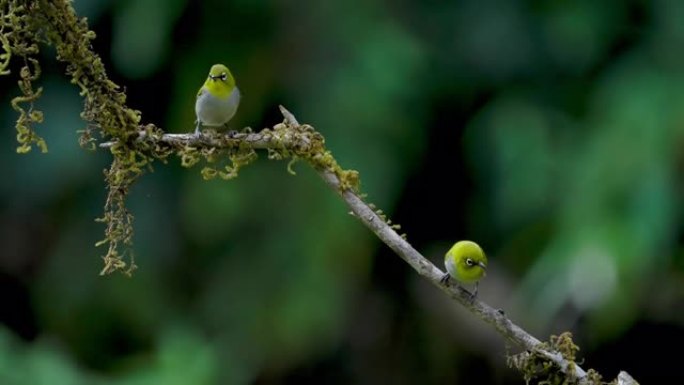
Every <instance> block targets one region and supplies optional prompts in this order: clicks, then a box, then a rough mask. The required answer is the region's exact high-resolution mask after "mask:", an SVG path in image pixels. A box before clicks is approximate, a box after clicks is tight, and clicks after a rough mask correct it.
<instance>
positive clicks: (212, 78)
mask: <svg viewBox="0 0 684 385" xmlns="http://www.w3.org/2000/svg"><path fill="white" fill-rule="evenodd" d="M219 77H220V76H214V75H209V79H211V80H216V79H218V78H219Z"/></svg>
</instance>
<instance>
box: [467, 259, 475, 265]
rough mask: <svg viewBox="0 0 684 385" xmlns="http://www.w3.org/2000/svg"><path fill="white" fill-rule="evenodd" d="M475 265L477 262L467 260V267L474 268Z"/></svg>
mask: <svg viewBox="0 0 684 385" xmlns="http://www.w3.org/2000/svg"><path fill="white" fill-rule="evenodd" d="M474 264H475V262H474V261H473V260H472V259H470V258H466V265H468V266H473V265H474Z"/></svg>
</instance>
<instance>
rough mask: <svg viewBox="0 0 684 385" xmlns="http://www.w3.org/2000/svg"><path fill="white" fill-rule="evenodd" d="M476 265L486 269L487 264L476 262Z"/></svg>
mask: <svg viewBox="0 0 684 385" xmlns="http://www.w3.org/2000/svg"><path fill="white" fill-rule="evenodd" d="M477 264H478V265H480V267H481V268H482V270H484V271H487V265H485V264H484V262H478V263H477Z"/></svg>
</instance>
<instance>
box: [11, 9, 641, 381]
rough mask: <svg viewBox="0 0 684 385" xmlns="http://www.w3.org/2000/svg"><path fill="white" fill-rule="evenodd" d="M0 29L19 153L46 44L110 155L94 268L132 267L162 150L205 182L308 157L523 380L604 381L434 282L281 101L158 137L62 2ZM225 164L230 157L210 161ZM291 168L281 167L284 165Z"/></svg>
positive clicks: (569, 352)
mask: <svg viewBox="0 0 684 385" xmlns="http://www.w3.org/2000/svg"><path fill="white" fill-rule="evenodd" d="M0 32H1V34H0V45H1V46H2V50H3V53H1V54H0V75H7V74H8V73H9V65H10V61H11V59H12V57H18V58H20V60H21V61H22V63H23V66H22V68H21V70H20V80H19V89H20V90H21V92H22V94H23V95H22V96H18V97H16V98H15V99H14V100H13V101H12V106H13V107H14V108H15V109H16V110H17V111H18V112H19V114H20V116H19V118H18V120H17V125H16V127H17V139H18V142H19V147H18V149H17V151H18V152H22V153H23V152H27V151H29V150H30V149H31V146H32V145H33V144H35V145H37V146H38V147H40V148H41V149H42V150H43V151H46V150H47V147H46V144H45V142H44V141H43V140H42V139H41V138H40V136H38V135H37V134H36V132H35V130H34V127H33V125H34V123H41V122H42V120H43V116H42V113H40V111H37V110H35V109H34V108H33V102H34V101H35V100H36V99H38V98H39V97H40V95H41V88H38V89H34V88H33V83H34V82H36V81H37V80H38V79H39V76H40V66H39V65H38V61H37V59H36V58H35V56H36V55H37V54H38V45H39V43H44V44H50V45H53V46H54V47H55V48H56V52H57V59H58V60H60V61H62V62H64V63H66V73H67V75H68V76H70V77H71V82H72V83H73V84H76V85H77V86H78V87H79V88H80V90H81V96H82V97H83V98H84V111H83V113H82V114H81V116H82V118H83V119H84V120H85V121H86V122H87V126H86V128H85V129H84V130H82V131H81V139H80V143H81V145H83V146H84V147H86V148H90V149H94V148H96V146H95V142H96V140H97V139H96V136H99V137H100V138H102V141H103V142H104V143H102V144H100V147H101V148H106V149H108V150H109V151H110V153H111V154H112V157H113V159H112V164H111V166H110V168H109V169H108V170H105V172H104V173H105V181H106V183H107V188H108V195H107V200H106V203H105V206H104V215H103V217H102V218H99V219H98V221H100V222H103V223H104V224H105V227H106V229H105V239H103V240H102V241H100V242H98V245H107V253H106V254H105V255H104V256H103V259H104V262H105V263H104V268H103V270H102V272H101V274H108V273H111V272H114V271H122V272H124V273H127V274H130V273H131V272H132V271H133V270H134V269H135V267H136V266H135V261H134V259H133V255H132V252H131V247H130V246H131V244H132V235H133V226H132V222H133V216H132V215H131V213H129V212H128V210H127V208H126V206H125V198H126V196H127V194H128V190H129V188H130V186H131V185H132V184H133V183H134V182H135V181H136V180H137V178H138V177H139V176H141V175H142V174H144V173H145V172H146V171H149V170H151V165H152V162H153V161H154V160H159V161H162V162H166V161H167V159H168V157H169V156H170V155H176V156H178V157H180V159H181V163H182V164H183V165H184V166H187V167H190V166H194V165H196V164H197V163H198V162H200V161H202V160H204V161H205V162H206V164H207V166H205V167H204V169H203V170H202V175H203V176H204V177H205V178H207V179H211V178H215V177H221V178H223V179H232V178H235V177H236V176H237V175H238V172H239V170H240V168H241V167H243V166H245V165H247V164H249V163H251V162H252V161H254V160H255V159H256V156H257V150H265V151H267V152H268V157H269V159H277V160H280V159H288V158H289V159H290V160H291V162H292V161H295V160H303V161H306V162H308V163H309V164H310V165H311V166H312V167H313V168H314V169H315V170H316V171H317V172H318V174H319V175H320V176H321V178H322V179H323V180H324V181H325V182H326V183H327V184H328V185H329V186H330V187H331V188H332V189H333V190H334V191H335V192H336V193H337V194H338V195H339V196H340V197H341V198H342V199H343V200H344V202H345V203H346V204H347V205H348V206H349V208H350V209H351V212H352V213H353V215H354V216H355V217H356V218H358V219H359V220H360V221H361V222H362V223H363V224H364V225H366V226H367V227H368V228H369V229H370V230H371V231H372V232H373V233H375V234H376V235H377V236H378V238H380V240H382V241H383V242H384V243H385V244H387V245H388V246H389V247H390V248H391V249H392V250H393V251H394V252H395V253H396V254H397V255H398V256H400V257H401V258H402V259H403V260H404V261H406V262H407V263H408V264H409V265H410V266H411V267H412V268H413V269H415V270H416V272H418V274H420V275H421V276H423V277H424V278H425V279H427V280H428V281H430V282H431V283H432V284H433V285H435V286H436V287H438V288H439V289H440V290H442V291H444V292H445V293H446V294H447V295H448V296H449V297H450V298H452V299H453V300H454V301H456V302H458V303H460V304H461V305H462V306H464V307H465V308H466V309H468V310H469V311H471V312H472V313H473V314H476V315H477V316H478V317H480V318H481V319H482V320H483V321H485V322H486V323H488V324H489V325H492V326H493V327H494V329H495V330H497V331H498V332H499V333H500V334H501V335H503V336H504V337H505V338H506V339H507V340H509V341H511V342H513V343H514V344H516V345H517V346H519V347H520V348H522V349H523V350H524V352H523V353H521V354H518V355H515V356H512V357H510V358H509V364H510V365H511V366H514V367H516V368H518V369H520V370H521V371H522V372H523V373H524V376H525V379H526V380H527V381H530V380H532V379H536V380H540V381H541V380H543V381H545V383H549V384H556V383H559V384H560V383H579V384H599V383H603V382H601V377H600V375H598V373H596V372H595V371H593V370H589V371H585V370H583V369H582V368H581V367H580V366H579V365H577V363H576V362H575V353H576V352H577V350H578V348H577V346H576V345H574V343H573V342H572V339H571V336H570V335H569V333H564V334H562V335H561V336H558V337H555V336H554V337H552V338H551V341H550V342H548V343H542V342H541V341H539V340H538V339H536V338H535V337H533V336H532V335H530V334H529V333H527V332H526V331H525V330H523V329H522V328H520V327H519V326H517V325H515V324H514V323H513V322H512V321H511V320H510V319H508V318H507V317H506V315H505V314H504V312H503V311H501V310H496V309H494V308H492V307H491V306H489V305H487V304H485V303H484V302H482V301H479V300H475V301H471V299H470V294H469V293H467V292H466V291H465V290H463V289H462V288H460V287H458V286H451V285H449V284H442V283H441V282H440V278H441V277H442V275H443V273H442V271H441V270H440V269H438V268H437V267H436V266H435V265H433V264H432V263H431V262H430V261H428V260H427V259H426V258H425V257H424V256H422V255H421V254H420V253H419V252H418V251H417V250H415V249H414V248H413V247H412V246H411V244H410V243H408V242H407V241H406V239H405V237H404V236H403V235H400V234H398V233H397V231H396V230H398V228H399V227H398V225H392V224H391V222H390V221H389V220H388V219H387V218H386V217H385V215H384V214H383V213H382V211H380V210H376V209H375V208H374V206H372V205H371V204H367V203H366V202H364V200H363V198H362V196H361V194H360V193H359V175H358V173H357V172H356V171H354V170H344V169H342V168H341V167H340V166H339V164H338V163H337V161H336V160H335V158H334V157H333V156H332V154H331V153H330V151H328V150H327V149H326V147H325V141H324V139H323V136H322V135H320V134H319V133H318V132H317V131H315V130H314V129H313V127H311V126H309V125H306V124H299V123H298V122H297V120H296V119H295V117H294V116H293V115H292V114H291V113H290V112H289V111H287V110H286V109H285V108H283V107H281V112H282V113H283V116H284V118H285V120H284V122H283V123H280V124H277V125H275V126H274V127H272V128H269V129H264V130H262V131H260V132H258V133H253V132H251V130H246V131H244V132H242V133H238V134H236V135H222V134H218V133H216V132H208V133H205V134H202V135H200V136H195V135H191V134H164V133H163V131H162V130H161V129H160V128H158V127H156V126H155V125H153V124H147V125H142V124H141V123H140V121H141V114H140V112H139V111H136V110H133V109H131V108H129V107H127V106H126V104H125V101H126V95H125V93H124V92H122V91H120V89H119V87H118V86H117V85H116V84H115V83H113V82H112V81H111V80H109V78H108V77H107V75H106V72H105V69H104V66H103V64H102V61H101V60H100V58H99V56H98V55H97V54H95V53H94V52H93V50H92V47H91V45H90V41H91V40H92V39H94V38H95V34H94V33H93V32H92V31H90V30H89V29H88V27H87V23H86V20H85V19H79V18H77V17H76V14H75V12H74V10H73V8H72V6H71V4H70V2H69V1H68V0H53V1H49V0H35V1H25V0H0ZM29 63H30V64H29ZM31 67H33V69H31ZM225 160H228V161H229V162H230V163H229V164H227V165H222V166H217V165H220V164H221V162H222V161H225ZM290 165H291V163H290V164H289V165H288V170H290V171H291V168H290V167H289V166H290ZM126 256H127V258H126ZM126 259H128V262H126ZM614 382H615V383H618V384H636V381H634V380H633V379H632V378H631V377H629V375H628V374H627V373H625V372H621V373H620V375H619V376H618V378H617V379H616V380H614Z"/></svg>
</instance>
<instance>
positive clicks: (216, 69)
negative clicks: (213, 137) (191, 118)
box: [195, 64, 240, 135]
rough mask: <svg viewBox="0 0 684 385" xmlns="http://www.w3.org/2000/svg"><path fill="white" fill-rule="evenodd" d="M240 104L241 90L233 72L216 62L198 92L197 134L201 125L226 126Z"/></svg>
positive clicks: (196, 106)
mask: <svg viewBox="0 0 684 385" xmlns="http://www.w3.org/2000/svg"><path fill="white" fill-rule="evenodd" d="M238 105H240V90H239V89H238V88H237V86H236V85H235V78H233V74H231V73H230V70H229V69H228V67H226V66H224V65H223V64H214V65H213V66H212V67H211V69H210V70H209V76H208V77H207V80H206V81H205V82H204V85H202V87H201V88H200V89H199V91H198V92H197V100H196V101H195V114H197V128H196V129H195V135H199V133H200V127H201V126H207V127H222V126H224V125H225V124H226V123H228V121H229V120H230V119H231V118H232V117H233V115H235V112H236V111H237V109H238Z"/></svg>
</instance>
